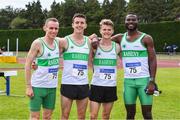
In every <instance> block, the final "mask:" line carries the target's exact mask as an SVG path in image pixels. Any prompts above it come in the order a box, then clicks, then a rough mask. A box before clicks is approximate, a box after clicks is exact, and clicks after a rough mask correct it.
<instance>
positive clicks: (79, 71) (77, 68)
mask: <svg viewBox="0 0 180 120" xmlns="http://www.w3.org/2000/svg"><path fill="white" fill-rule="evenodd" d="M86 71H87V65H79V64H73V69H72V75H73V76H74V77H78V78H86Z"/></svg>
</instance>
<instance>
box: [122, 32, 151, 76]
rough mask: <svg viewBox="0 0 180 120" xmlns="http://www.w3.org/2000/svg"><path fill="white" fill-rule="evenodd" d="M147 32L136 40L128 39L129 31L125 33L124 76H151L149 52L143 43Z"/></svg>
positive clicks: (123, 42) (123, 49) (123, 47)
mask: <svg viewBox="0 0 180 120" xmlns="http://www.w3.org/2000/svg"><path fill="white" fill-rule="evenodd" d="M145 35H146V34H145V33H142V35H141V36H140V37H139V38H137V39H136V40H135V41H132V42H131V41H128V40H127V39H126V36H127V33H125V34H124V35H123V38H122V41H121V49H122V60H123V67H124V78H143V77H149V76H150V75H149V65H148V52H147V48H146V47H144V45H143V44H142V39H143V37H144V36H145Z"/></svg>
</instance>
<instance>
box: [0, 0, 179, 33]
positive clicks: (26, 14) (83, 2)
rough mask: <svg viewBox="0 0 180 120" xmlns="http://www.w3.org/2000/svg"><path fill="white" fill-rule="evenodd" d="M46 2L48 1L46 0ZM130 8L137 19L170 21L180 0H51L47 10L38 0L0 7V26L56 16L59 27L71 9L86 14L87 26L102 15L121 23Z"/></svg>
mask: <svg viewBox="0 0 180 120" xmlns="http://www.w3.org/2000/svg"><path fill="white" fill-rule="evenodd" d="M47 2H48V1H47ZM129 12H134V13H136V14H137V15H138V16H139V21H140V23H154V22H162V21H174V20H175V19H176V18H177V17H180V0H129V2H128V3H127V2H126V1H125V0H111V1H109V0H103V2H102V3H99V1H98V0H64V2H60V3H58V2H56V1H55V0H54V2H53V3H52V4H51V7H50V10H47V9H42V6H41V3H40V1H39V0H38V1H33V2H29V3H27V4H26V5H25V9H21V8H16V9H14V8H12V7H11V6H6V8H4V9H0V29H31V28H32V29H37V28H41V27H42V26H43V24H44V21H45V19H46V18H49V17H56V18H57V19H58V20H59V22H60V26H61V27H67V26H71V19H72V16H73V15H74V13H83V14H85V15H86V16H87V20H88V21H87V23H88V25H90V26H93V25H98V24H99V21H100V20H101V19H103V18H109V19H111V20H112V21H113V22H114V23H115V24H122V23H123V22H124V17H125V15H126V14H127V13H129Z"/></svg>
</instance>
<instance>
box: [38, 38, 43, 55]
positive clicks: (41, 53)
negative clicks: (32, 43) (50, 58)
mask: <svg viewBox="0 0 180 120" xmlns="http://www.w3.org/2000/svg"><path fill="white" fill-rule="evenodd" d="M39 41H40V43H41V46H42V47H41V50H42V53H41V54H40V55H39V56H37V58H40V57H41V56H43V54H44V44H43V43H42V40H41V39H39Z"/></svg>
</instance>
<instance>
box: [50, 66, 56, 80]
mask: <svg viewBox="0 0 180 120" xmlns="http://www.w3.org/2000/svg"><path fill="white" fill-rule="evenodd" d="M57 73H58V68H50V69H48V78H49V79H50V80H54V79H57Z"/></svg>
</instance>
